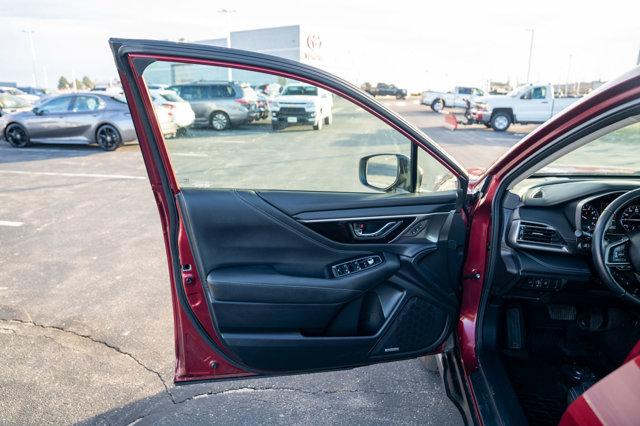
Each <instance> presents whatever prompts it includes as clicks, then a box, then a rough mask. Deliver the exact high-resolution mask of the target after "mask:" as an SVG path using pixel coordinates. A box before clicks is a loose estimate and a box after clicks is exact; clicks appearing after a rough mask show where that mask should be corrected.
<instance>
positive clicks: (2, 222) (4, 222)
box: [0, 220, 24, 228]
mask: <svg viewBox="0 0 640 426" xmlns="http://www.w3.org/2000/svg"><path fill="white" fill-rule="evenodd" d="M22 225H24V222H12V221H10V220H0V226H12V227H14V228H17V227H18V226H22Z"/></svg>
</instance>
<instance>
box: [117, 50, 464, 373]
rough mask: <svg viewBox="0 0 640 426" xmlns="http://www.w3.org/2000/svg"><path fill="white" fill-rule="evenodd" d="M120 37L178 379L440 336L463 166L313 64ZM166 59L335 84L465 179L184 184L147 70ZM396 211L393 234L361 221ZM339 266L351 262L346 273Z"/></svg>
mask: <svg viewBox="0 0 640 426" xmlns="http://www.w3.org/2000/svg"><path fill="white" fill-rule="evenodd" d="M111 43H112V48H113V51H114V56H115V57H116V63H117V65H118V69H119V71H120V74H121V77H122V81H123V87H124V89H125V93H126V95H127V97H128V100H129V105H130V107H131V110H132V116H133V118H134V123H135V125H136V130H137V133H138V135H139V140H140V146H141V150H142V152H143V158H144V160H145V163H146V166H147V170H148V173H149V176H150V179H151V186H152V190H153V192H154V195H155V197H156V202H157V203H158V207H159V211H160V216H161V223H162V225H163V232H164V235H165V242H166V245H167V254H168V259H169V262H170V270H171V278H172V283H173V287H172V296H173V304H174V319H175V328H176V357H177V364H176V381H177V382H186V381H191V380H201V379H212V378H218V377H220V378H223V377H240V376H248V375H256V374H275V373H292V372H301V371H317V370H322V369H335V368H346V367H352V366H358V365H366V364H370V363H374V362H380V361H387V360H394V359H403V358H407V357H412V356H416V355H419V354H424V353H429V352H434V351H436V350H437V349H438V348H439V347H441V345H442V344H443V342H444V340H445V339H446V337H447V336H448V335H449V333H450V331H451V328H452V324H454V319H455V317H456V315H457V312H458V303H459V278H460V277H459V274H460V269H461V262H462V258H463V250H464V246H465V238H466V225H465V222H464V221H463V220H462V216H461V206H462V204H463V201H464V196H465V191H466V183H467V178H466V175H465V174H464V172H463V171H462V169H461V168H460V166H459V165H458V164H457V163H455V162H454V161H452V160H451V159H450V158H449V157H447V155H446V154H444V153H443V152H442V151H441V150H440V148H438V147H437V146H436V145H434V144H433V143H432V142H430V141H429V140H428V139H426V138H425V137H424V135H422V134H421V133H420V132H419V131H418V130H417V129H415V128H413V127H412V126H410V125H409V124H408V123H406V122H405V121H404V120H402V119H401V118H399V117H398V116H396V115H394V114H393V113H391V112H390V111H388V110H387V109H386V108H385V107H383V106H382V105H380V104H378V103H376V102H375V101H373V100H372V99H371V98H370V97H368V96H367V95H365V94H364V93H361V92H360V91H359V90H358V89H356V88H354V87H353V86H351V85H349V84H348V83H345V82H344V81H341V80H339V79H337V78H335V77H332V76H330V75H328V74H326V73H323V72H322V71H319V70H316V69H313V68H311V67H308V66H306V65H302V64H298V63H295V62H292V61H287V60H283V59H281V58H273V57H268V56H267V55H260V54H255V53H251V52H241V51H235V50H230V49H220V48H213V47H208V46H195V45H186V44H182V43H181V44H176V43H168V42H146V41H140V40H134V41H120V40H115V41H112V42H111ZM158 58H165V59H164V60H170V61H182V62H184V63H194V64H196V63H197V64H202V65H208V64H213V65H216V64H217V65H219V64H231V65H233V66H237V67H238V68H240V69H251V70H254V69H258V70H265V71H268V72H272V73H273V74H275V75H281V76H284V77H286V78H292V77H295V78H296V79H297V80H299V81H304V82H308V83H312V84H316V85H318V86H319V87H321V88H324V89H327V90H330V91H333V92H334V93H336V94H340V95H341V96H342V97H343V98H344V99H346V100H348V101H349V102H352V103H354V104H356V105H358V106H359V107H362V108H363V109H364V110H365V111H367V112H368V113H369V114H371V116H372V117H374V118H375V119H380V121H383V122H384V123H386V124H387V125H388V126H390V129H391V130H392V131H394V132H397V133H398V134H400V135H402V136H403V137H405V138H407V139H408V141H413V143H414V144H415V145H416V147H417V146H419V147H421V148H422V149H424V150H425V151H426V152H428V153H429V154H431V155H432V156H433V157H435V159H436V160H437V162H439V163H440V164H441V165H443V166H444V167H445V169H446V170H449V171H450V172H451V173H452V175H453V176H454V177H456V179H457V181H458V184H459V185H458V187H459V188H460V189H459V190H454V191H444V192H433V193H419V192H414V193H412V194H395V195H393V194H386V195H385V194H381V193H377V194H376V193H374V194H372V193H358V192H344V193H337V192H306V191H298V190H290V191H289V190H284V191H283V190H280V191H265V190H257V191H256V190H250V189H246V190H245V189H209V188H195V187H180V186H179V185H178V181H179V180H178V179H177V178H176V176H175V175H174V172H173V171H172V164H171V161H170V159H169V157H170V156H169V153H168V150H167V147H166V146H165V143H166V142H165V141H164V140H163V138H162V135H161V132H160V131H159V127H158V123H157V122H156V118H155V115H154V113H153V110H152V103H151V100H150V98H149V95H148V92H147V90H146V87H145V83H144V79H143V78H142V75H141V74H142V72H143V71H144V69H145V67H146V66H148V65H149V64H151V63H153V62H154V61H155V60H158ZM160 60H162V59H160ZM417 149H419V148H415V149H414V151H415V152H417ZM414 151H412V152H414ZM412 156H413V154H412ZM412 158H414V159H413V160H412V161H413V166H412V167H414V170H417V169H418V166H417V159H415V158H416V157H412ZM387 221H392V222H393V232H392V233H391V232H390V233H385V234H384V237H382V236H380V238H378V237H377V236H376V237H375V238H369V237H368V234H366V233H364V234H362V233H361V234H358V233H354V231H353V230H354V228H353V225H354V224H361V225H362V226H363V227H364V228H366V229H369V227H377V226H378V225H379V224H380V223H381V224H383V225H384V224H385V223H386V222H387ZM417 225H419V226H417ZM364 228H363V229H364ZM383 229H384V228H383ZM374 234H375V233H374ZM376 235H377V234H376ZM363 236H366V238H363ZM369 259H372V263H370V264H365V263H361V262H365V261H367V262H368V260H369ZM354 262H355V263H354ZM345 265H347V266H345ZM354 265H360V266H354ZM340 266H345V267H346V268H347V270H348V272H349V273H347V274H343V275H338V274H337V272H336V271H337V270H338V269H340V268H338V267H340Z"/></svg>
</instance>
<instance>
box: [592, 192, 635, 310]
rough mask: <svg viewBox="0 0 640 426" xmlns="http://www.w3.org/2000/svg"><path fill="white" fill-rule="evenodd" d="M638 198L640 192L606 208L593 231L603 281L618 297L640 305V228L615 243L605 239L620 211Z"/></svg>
mask: <svg viewBox="0 0 640 426" xmlns="http://www.w3.org/2000/svg"><path fill="white" fill-rule="evenodd" d="M636 198H640V189H634V190H633V191H629V192H627V193H625V194H623V195H621V196H619V197H618V198H616V199H615V200H614V201H613V202H612V203H611V204H609V205H608V206H607V207H606V208H605V209H604V211H603V212H602V213H601V214H600V217H599V218H598V221H597V222H596V227H595V229H594V231H593V237H592V241H591V254H592V255H593V262H594V264H595V267H596V270H597V272H598V275H599V276H600V278H601V279H602V281H603V282H604V283H605V284H606V285H607V286H608V287H609V288H610V289H611V290H612V291H613V292H614V293H615V294H616V295H618V296H620V297H622V298H623V299H625V300H627V301H629V302H631V303H634V304H637V305H640V228H638V229H635V230H633V231H630V232H628V233H627V234H626V235H624V236H622V237H619V238H618V239H615V240H613V241H607V240H606V239H605V233H606V231H607V230H608V229H609V227H610V226H611V223H612V222H613V220H614V218H615V217H619V215H618V213H619V212H620V210H622V208H623V207H626V206H627V204H629V202H631V201H633V200H634V199H636Z"/></svg>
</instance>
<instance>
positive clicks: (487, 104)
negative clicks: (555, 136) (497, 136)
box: [471, 84, 578, 132]
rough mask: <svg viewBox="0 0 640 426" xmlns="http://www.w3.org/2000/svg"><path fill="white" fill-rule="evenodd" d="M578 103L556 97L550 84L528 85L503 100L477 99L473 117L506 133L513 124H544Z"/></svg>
mask: <svg viewBox="0 0 640 426" xmlns="http://www.w3.org/2000/svg"><path fill="white" fill-rule="evenodd" d="M577 100H578V98H557V97H555V95H554V92H553V86H552V85H550V84H546V85H530V84H529V85H525V86H520V87H517V88H516V89H514V90H513V91H512V92H510V93H509V94H507V95H504V96H486V97H481V98H476V99H475V100H474V105H473V109H472V111H471V114H472V115H473V117H474V119H475V121H476V122H479V123H484V124H485V125H486V126H487V127H491V128H493V130H495V131H498V132H503V131H505V130H507V129H508V128H509V126H510V125H511V124H513V123H520V124H529V123H544V122H545V121H547V120H548V119H549V118H551V117H553V116H554V115H556V114H557V113H559V112H560V111H562V110H563V109H565V108H566V107H568V106H569V105H571V104H572V103H573V102H575V101H577Z"/></svg>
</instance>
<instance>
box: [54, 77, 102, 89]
mask: <svg viewBox="0 0 640 426" xmlns="http://www.w3.org/2000/svg"><path fill="white" fill-rule="evenodd" d="M94 87H96V84H95V83H94V82H93V80H91V79H90V78H89V77H88V76H86V75H85V76H84V77H82V80H78V79H77V78H76V89H78V90H93V88H94ZM72 88H73V80H71V81H69V80H67V78H66V77H65V76H63V75H61V76H60V78H59V79H58V90H68V89H72Z"/></svg>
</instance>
